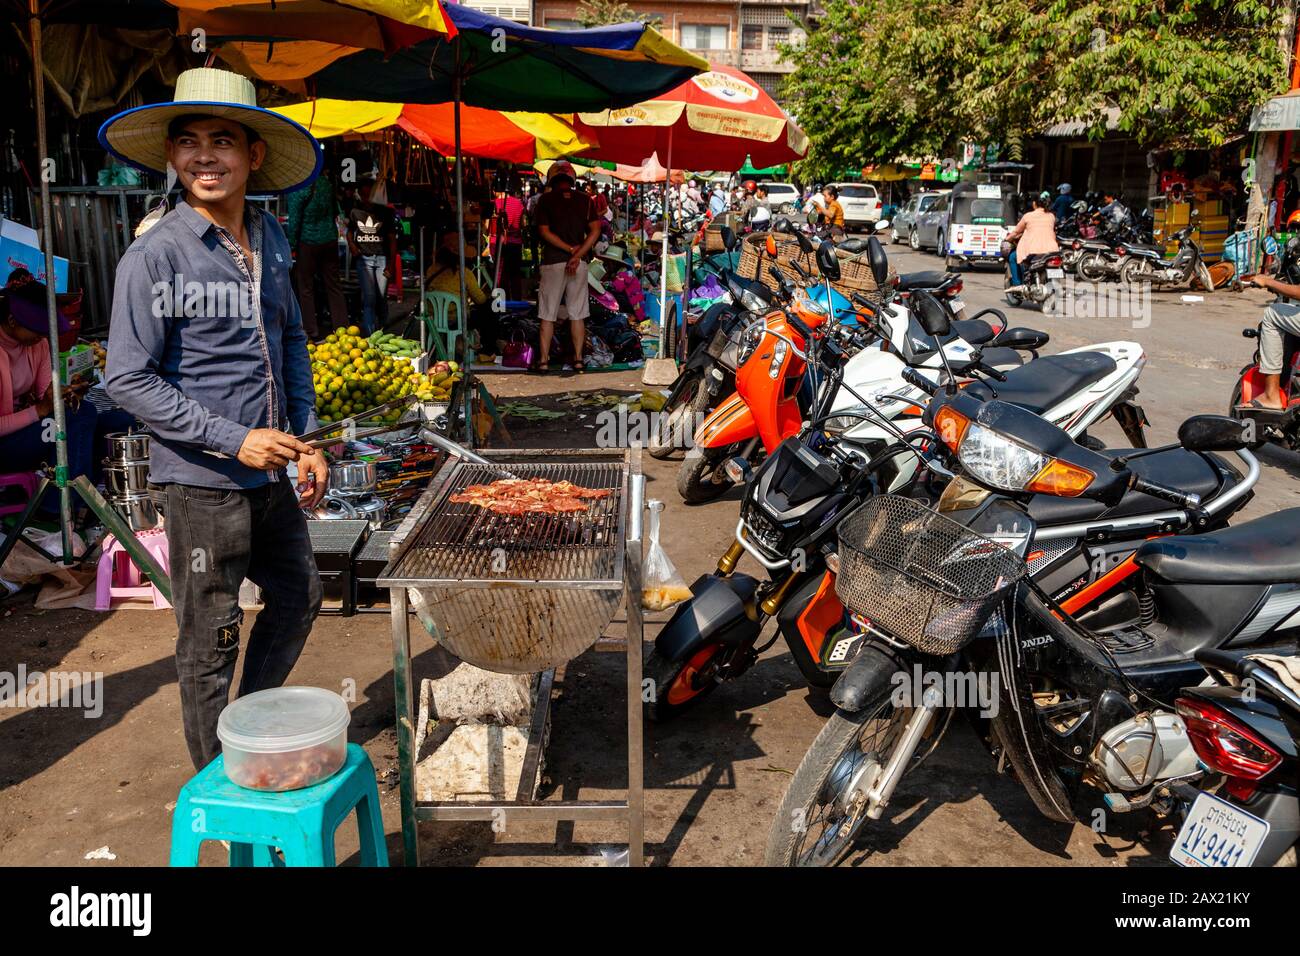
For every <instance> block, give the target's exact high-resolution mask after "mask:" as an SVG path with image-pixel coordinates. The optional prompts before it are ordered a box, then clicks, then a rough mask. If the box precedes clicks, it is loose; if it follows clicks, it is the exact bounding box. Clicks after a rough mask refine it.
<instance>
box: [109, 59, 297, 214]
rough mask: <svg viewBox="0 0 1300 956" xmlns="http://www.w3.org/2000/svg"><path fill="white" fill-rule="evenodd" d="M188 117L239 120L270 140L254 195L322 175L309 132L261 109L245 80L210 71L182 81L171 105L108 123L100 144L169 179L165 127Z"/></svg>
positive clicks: (252, 185)
mask: <svg viewBox="0 0 1300 956" xmlns="http://www.w3.org/2000/svg"><path fill="white" fill-rule="evenodd" d="M190 114H199V115H202V116H219V117H225V118H228V119H232V120H235V121H237V122H239V123H242V124H243V125H244V126H247V127H248V128H249V129H252V130H256V131H257V134H258V135H259V136H261V137H262V139H263V140H265V141H266V159H265V160H263V161H262V168H261V169H258V170H255V171H253V172H252V173H250V174H249V177H248V191H249V192H251V193H280V192H291V191H292V190H295V189H298V188H300V187H302V186H306V185H307V184H308V183H310V182H311V181H312V180H313V179H315V178H316V176H317V174H318V173H319V172H320V166H321V149H320V144H319V143H318V142H317V141H316V138H315V137H313V136H312V135H311V133H309V132H307V130H305V129H303V127H301V126H299V125H298V124H297V123H295V122H294V121H293V120H291V119H289V118H288V117H285V116H281V115H280V114H279V113H273V112H271V111H270V110H264V109H262V108H261V107H259V106H258V105H257V93H256V91H255V90H254V89H253V82H252V81H251V80H249V79H248V78H247V77H244V76H240V75H239V74H238V73H231V72H230V71H229V70H216V69H212V68H209V67H203V68H200V69H195V70H186V71H185V72H184V73H182V74H181V75H180V76H178V77H177V78H176V96H175V99H173V100H172V102H170V103H151V104H149V105H147V106H137V107H136V108H135V109H130V110H126V111H125V112H122V113H118V114H117V115H116V116H114V117H112V118H110V119H108V120H106V121H105V123H104V125H103V126H101V127H100V128H99V143H100V145H101V146H103V147H104V148H105V149H106V150H108V151H109V152H110V153H112V154H113V155H114V156H116V157H117V158H118V159H120V160H121V161H122V162H124V163H127V164H129V165H131V166H135V167H137V168H138V169H143V170H146V171H148V172H154V173H163V174H165V173H166V171H167V147H166V138H167V125H168V124H169V123H170V122H171V121H172V120H174V119H176V118H177V117H178V116H187V115H190Z"/></svg>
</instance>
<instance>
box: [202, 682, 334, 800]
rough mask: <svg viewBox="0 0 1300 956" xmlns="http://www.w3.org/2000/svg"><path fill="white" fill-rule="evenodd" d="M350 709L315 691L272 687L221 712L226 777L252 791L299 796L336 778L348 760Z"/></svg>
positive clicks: (329, 694) (331, 694)
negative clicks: (297, 793) (303, 790)
mask: <svg viewBox="0 0 1300 956" xmlns="http://www.w3.org/2000/svg"><path fill="white" fill-rule="evenodd" d="M351 719H352V715H351V713H349V712H348V705H347V703H346V702H345V701H344V700H343V698H342V697H340V696H339V695H338V694H336V693H334V692H333V691H328V690H323V689H322V688H319V687H276V688H272V689H271V690H261V691H258V692H257V693H255V694H249V695H248V696H247V697H240V698H239V699H238V700H236V701H235V702H234V703H233V704H231V705H230V706H229V707H227V708H226V709H225V710H223V711H222V712H221V716H220V718H218V720H217V736H218V737H219V738H221V750H222V754H223V755H224V756H225V761H226V776H228V777H229V778H230V779H231V781H233V782H234V783H237V784H238V785H239V786H241V787H248V788H249V789H251V790H274V791H280V790H299V789H301V788H303V787H310V786H312V785H313V784H317V783H320V782H321V781H322V780H325V779H326V778H328V777H330V776H331V775H332V774H334V773H336V772H337V771H338V769H339V768H340V767H341V766H343V761H344V759H345V758H346V757H347V745H348V722H349V721H351Z"/></svg>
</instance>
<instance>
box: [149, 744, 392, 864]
mask: <svg viewBox="0 0 1300 956" xmlns="http://www.w3.org/2000/svg"><path fill="white" fill-rule="evenodd" d="M354 812H355V813H356V815H357V830H358V833H359V835H360V837H361V865H362V866H387V865H388V847H387V845H386V844H385V842H384V821H383V817H382V816H381V815H380V812H379V788H378V787H377V786H375V768H374V767H373V766H372V765H371V763H370V758H369V757H367V756H366V752H365V750H363V749H362V748H361V747H360V746H359V745H357V744H348V753H347V758H346V759H345V760H344V761H343V766H342V767H340V768H339V770H338V772H337V773H335V774H334V776H332V777H330V778H329V779H328V780H322V781H321V782H320V783H318V784H316V785H315V786H312V787H305V788H303V789H302V790H286V791H284V792H283V793H265V792H263V791H261V790H249V789H248V788H246V787H241V786H239V785H237V784H234V783H232V782H231V781H230V778H229V777H227V776H226V762H225V758H224V757H217V759H216V760H214V761H212V763H210V764H208V765H207V766H206V767H204V768H203V769H202V770H200V771H199V772H198V773H197V774H195V775H194V776H193V777H192V778H191V779H190V781H189V782H188V783H187V784H185V786H183V787H182V788H181V792H180V795H179V796H178V797H177V798H176V809H175V811H174V812H173V814H172V848H171V865H172V866H198V865H199V847H200V846H201V845H202V843H203V841H204V840H226V841H228V842H229V843H230V865H231V866H334V865H335V861H334V834H335V831H336V830H338V828H339V826H340V825H341V824H342V823H343V821H344V820H346V819H347V818H348V817H349V816H350V815H351V814H352V813H354ZM277 849H278V850H280V851H281V852H282V853H283V854H284V859H283V861H281V860H280V858H279V856H278V855H277V854H276V853H275V850H277Z"/></svg>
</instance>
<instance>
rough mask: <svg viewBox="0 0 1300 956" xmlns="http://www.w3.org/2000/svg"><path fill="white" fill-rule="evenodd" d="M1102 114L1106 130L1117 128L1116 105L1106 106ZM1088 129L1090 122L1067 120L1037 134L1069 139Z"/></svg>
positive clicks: (1117, 112)
mask: <svg viewBox="0 0 1300 956" xmlns="http://www.w3.org/2000/svg"><path fill="white" fill-rule="evenodd" d="M1104 116H1105V120H1106V130H1107V131H1108V132H1110V131H1113V130H1117V129H1119V108H1118V107H1115V106H1108V107H1107V108H1106V109H1105V110H1104ZM1090 129H1092V124H1091V123H1085V122H1084V121H1083V120H1067V121H1066V122H1064V123H1053V124H1052V125H1051V126H1049V127H1047V129H1045V130H1043V131H1042V133H1040V134H1039V135H1040V136H1050V137H1054V138H1063V139H1069V138H1076V137H1079V136H1084V135H1086V134H1087V132H1088V130H1090Z"/></svg>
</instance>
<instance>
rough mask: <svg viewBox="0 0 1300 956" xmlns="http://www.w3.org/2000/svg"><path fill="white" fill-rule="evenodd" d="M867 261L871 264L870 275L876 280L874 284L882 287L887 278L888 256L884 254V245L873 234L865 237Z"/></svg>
mask: <svg viewBox="0 0 1300 956" xmlns="http://www.w3.org/2000/svg"><path fill="white" fill-rule="evenodd" d="M867 262H868V264H869V265H870V266H871V277H872V278H873V279H875V280H876V286H877V287H878V288H882V287H883V286H884V284H885V283H886V282H887V281H888V280H889V256H887V255H885V247H884V246H883V245H881V243H880V240H879V239H877V238H876V237H875V236H872V237H870V238H869V239H867Z"/></svg>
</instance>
